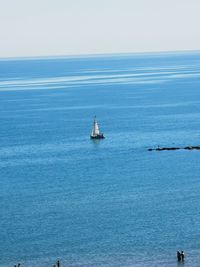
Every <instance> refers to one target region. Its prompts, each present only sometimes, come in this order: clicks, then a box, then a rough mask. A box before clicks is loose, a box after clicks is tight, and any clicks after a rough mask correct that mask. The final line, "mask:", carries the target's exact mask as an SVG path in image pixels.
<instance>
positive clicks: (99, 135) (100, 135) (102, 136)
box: [90, 134, 105, 139]
mask: <svg viewBox="0 0 200 267" xmlns="http://www.w3.org/2000/svg"><path fill="white" fill-rule="evenodd" d="M90 138H91V139H104V138H105V137H104V135H103V134H97V135H90Z"/></svg>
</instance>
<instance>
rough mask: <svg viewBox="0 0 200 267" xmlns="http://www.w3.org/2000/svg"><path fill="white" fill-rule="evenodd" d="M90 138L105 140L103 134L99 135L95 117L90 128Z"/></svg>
mask: <svg viewBox="0 0 200 267" xmlns="http://www.w3.org/2000/svg"><path fill="white" fill-rule="evenodd" d="M90 138H91V139H104V138H105V137H104V135H103V133H101V132H100V130H99V125H98V122H97V120H96V116H95V117H94V122H93V127H92V132H91V135H90Z"/></svg>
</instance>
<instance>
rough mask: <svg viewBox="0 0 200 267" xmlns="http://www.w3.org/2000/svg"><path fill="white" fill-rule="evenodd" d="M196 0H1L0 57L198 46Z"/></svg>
mask: <svg viewBox="0 0 200 267" xmlns="http://www.w3.org/2000/svg"><path fill="white" fill-rule="evenodd" d="M199 12H200V0H0V58H2V57H34V56H61V55H82V54H83V55H84V54H104V53H135V52H152V51H153V52H154V51H179V50H180V51H182V50H200V28H199V25H200V15H199Z"/></svg>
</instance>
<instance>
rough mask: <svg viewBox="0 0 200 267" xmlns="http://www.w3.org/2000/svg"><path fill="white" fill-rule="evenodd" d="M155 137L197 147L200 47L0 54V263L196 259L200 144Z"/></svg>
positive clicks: (199, 250)
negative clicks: (180, 253)
mask: <svg viewBox="0 0 200 267" xmlns="http://www.w3.org/2000/svg"><path fill="white" fill-rule="evenodd" d="M94 115H96V116H97V118H98V120H99V122H100V126H101V130H102V131H103V132H104V134H105V136H106V138H105V139H104V140H101V141H96V142H95V141H91V140H90V138H89V135H90V131H91V127H92V121H93V117H94ZM158 145H160V146H186V145H200V53H178V54H176V53H172V54H169V53H166V54H141V55H124V56H123V55H118V56H117V55H115V56H100V57H80V58H78V57H76V58H72V57H69V58H46V59H26V60H25V59H24V60H23V59H21V60H1V61H0V203H1V205H0V266H1V267H7V266H13V265H14V264H16V263H17V262H21V263H22V264H23V266H30V267H32V266H44V267H45V266H52V265H53V264H54V263H55V261H56V260H57V259H60V260H61V262H62V266H71V267H72V266H73V267H74V266H92V267H93V266H113V267H114V266H137V267H141V266H144V267H149V266H151V267H153V266H156V267H157V266H166V267H168V266H169V267H175V266H179V265H177V262H176V251H177V250H182V249H183V250H184V251H185V253H186V260H185V264H184V267H194V266H196V267H197V266H199V258H200V227H199V225H200V164H199V162H200V151H185V150H179V151H163V152H149V151H147V149H148V148H150V147H157V146H158Z"/></svg>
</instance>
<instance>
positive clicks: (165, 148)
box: [153, 147, 180, 151]
mask: <svg viewBox="0 0 200 267" xmlns="http://www.w3.org/2000/svg"><path fill="white" fill-rule="evenodd" d="M178 149H180V148H179V147H158V148H156V149H153V150H156V151H163V150H178Z"/></svg>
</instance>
